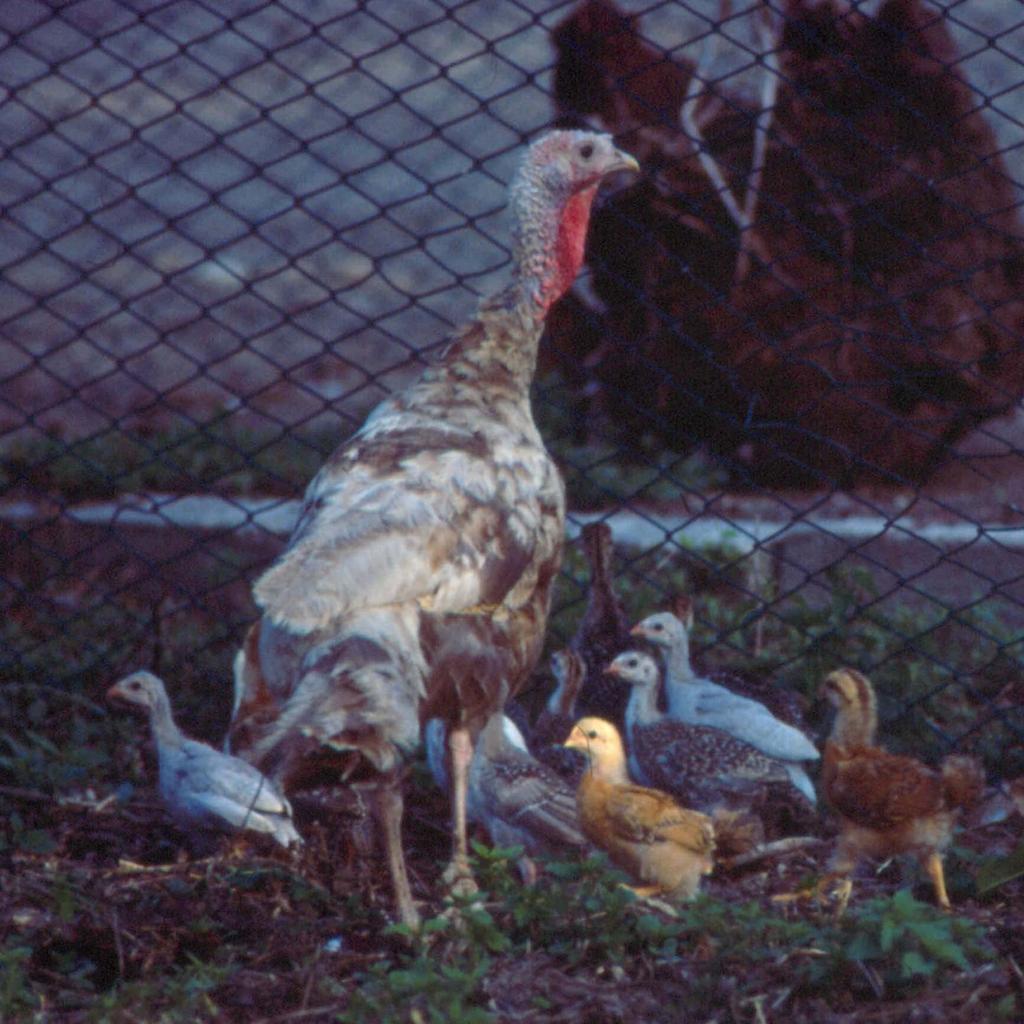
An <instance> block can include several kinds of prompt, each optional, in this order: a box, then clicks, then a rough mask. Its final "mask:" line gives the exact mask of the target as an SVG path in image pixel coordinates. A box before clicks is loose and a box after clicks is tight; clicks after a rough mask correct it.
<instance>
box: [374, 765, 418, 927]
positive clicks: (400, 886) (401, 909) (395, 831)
mask: <svg viewBox="0 0 1024 1024" xmlns="http://www.w3.org/2000/svg"><path fill="white" fill-rule="evenodd" d="M401 787H402V783H401V780H400V779H397V778H389V779H384V780H382V781H381V784H380V785H379V786H377V787H375V789H376V792H375V793H374V797H375V800H374V811H375V814H376V817H377V824H378V827H379V828H380V830H381V834H382V835H383V838H384V849H385V850H386V852H387V858H388V869H389V870H390V872H391V885H392V888H393V889H394V893H395V906H396V907H397V909H398V916H399V918H400V919H401V921H402V924H405V925H408V926H409V927H410V928H419V926H420V914H419V911H418V910H417V909H416V905H415V904H414V903H413V901H412V889H411V888H410V886H409V875H408V872H407V871H406V869H405V854H404V853H403V852H402V810H403V800H402V788H401Z"/></svg>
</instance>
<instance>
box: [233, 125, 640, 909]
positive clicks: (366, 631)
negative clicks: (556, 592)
mask: <svg viewBox="0 0 1024 1024" xmlns="http://www.w3.org/2000/svg"><path fill="white" fill-rule="evenodd" d="M635 169H636V162H635V161H634V160H633V159H632V157H629V156H628V155H626V154H624V153H622V152H620V151H619V150H617V149H616V148H615V146H614V145H613V143H612V140H611V138H610V137H608V136H604V135H595V134H593V133H589V132H570V131H558V132H551V133H549V134H547V135H545V136H543V137H542V138H540V139H539V140H538V141H537V142H535V143H534V144H533V145H532V146H530V148H529V150H528V151H527V153H526V156H525V159H524V160H523V162H522V164H521V166H520V168H519V171H518V173H517V175H516V178H515V180H514V182H513V184H512V186H511V189H510V194H509V203H510V207H511V211H512V220H513V225H512V236H513V268H512V282H511V284H510V285H509V286H508V287H506V288H505V289H504V290H502V291H500V292H499V293H497V294H496V295H493V296H491V297H490V298H488V299H486V300H484V301H483V302H482V303H481V305H480V308H479V311H478V312H477V314H476V316H475V317H474V318H473V319H472V320H471V321H470V322H469V323H468V324H467V325H466V326H465V327H463V328H462V330H460V331H459V332H458V333H457V334H456V336H455V337H454V339H453V340H452V342H451V344H450V345H449V346H448V348H447V349H446V350H445V352H444V353H443V355H442V356H441V358H440V360H439V361H438V362H437V363H435V364H433V365H431V366H430V367H429V368H427V369H426V370H425V371H424V372H423V373H422V374H421V376H420V377H419V379H418V380H416V381H415V382H414V383H413V384H412V385H411V386H409V387H408V388H406V389H405V390H404V391H401V392H399V393H397V394H395V395H392V396H391V397H389V398H388V399H386V400H385V401H383V402H382V403H381V404H380V405H379V406H377V408H376V409H375V410H374V411H373V412H372V413H371V414H370V416H369V417H368V418H367V420H366V422H365V423H364V425H363V426H362V428H361V429H360V430H359V431H358V432H357V433H356V434H355V435H354V436H353V437H352V438H351V439H350V440H349V441H348V442H346V443H345V444H344V445H343V446H342V447H341V448H340V449H338V451H336V452H335V453H334V454H333V455H332V456H331V458H330V459H329V460H328V462H327V463H326V465H325V466H324V467H323V469H322V470H321V471H320V473H319V474H318V475H317V476H316V477H315V478H314V480H313V481H312V483H311V484H310V486H309V488H308V490H307V493H306V498H305V503H304V506H303V509H302V512H301V515H300V518H299V521H298V524H297V526H296V528H295V531H294V533H293V535H292V538H291V540H290V542H289V544H288V547H287V549H286V550H285V552H284V553H283V554H282V555H281V556H280V557H279V558H278V560H277V561H276V562H275V563H274V565H272V566H271V567H270V569H269V570H267V572H265V573H264V575H263V576H262V577H261V578H260V579H259V581H258V582H257V584H256V587H255V592H254V593H255V598H256V601H257V603H258V605H259V606H260V608H261V610H262V613H263V617H262V619H261V621H260V622H259V623H258V624H257V626H256V627H255V628H254V632H253V633H252V634H251V635H250V636H249V637H248V638H247V641H246V644H245V646H244V647H243V650H242V652H241V655H240V657H239V660H238V663H237V664H236V701H235V712H234V716H233V723H232V732H231V737H232V743H233V745H234V747H235V748H236V749H237V750H238V751H239V753H241V754H242V755H243V756H244V757H246V758H247V759H249V760H251V761H252V762H253V763H254V764H257V765H259V766H260V767H262V768H263V769H264V770H265V771H267V772H268V773H270V775H271V776H272V777H273V778H274V779H276V780H280V781H281V782H282V783H283V784H285V785H286V786H294V785H299V784H301V783H302V782H303V781H306V779H307V778H308V777H310V776H312V777H313V778H314V779H315V780H316V781H319V782H323V781H325V780H329V779H337V780H339V781H340V780H342V779H344V778H347V777H351V778H357V777H365V776H367V775H368V776H369V778H370V780H371V781H372V782H374V783H375V784H376V787H377V796H378V801H377V812H378V818H379V820H380V823H381V827H382V831H383V835H384V845H385V848H386V849H387V851H388V862H389V866H390V870H391V874H392V879H393V882H394V888H395V897H396V902H397V905H398V910H399V914H400V916H401V918H402V919H403V920H404V921H405V922H407V923H410V924H415V923H417V921H418V913H417V911H416V909H415V907H414V905H413V902H412V894H411V891H410V888H409V884H408V879H407V876H406V872H405V864H404V856H403V853H402V848H401V839H400V825H401V814H402V808H401V790H400V787H399V783H398V778H399V774H400V768H401V764H402V760H403V758H404V757H405V756H407V755H408V754H410V753H411V752H412V751H414V750H415V749H416V748H417V746H418V744H419V739H420V726H421V723H422V722H424V721H426V720H427V719H428V718H431V717H434V716H436V717H440V718H441V719H443V720H444V722H445V723H446V725H447V726H448V727H449V728H448V734H449V742H450V745H451V748H452V755H453V756H452V776H453V789H454V793H453V808H454V818H455V820H454V825H453V845H454V854H453V867H454V869H455V873H456V874H457V875H458V876H459V877H461V878H468V866H467V858H466V840H465V784H466V774H467V772H468V769H469V762H470V758H471V755H472V735H473V734H475V733H476V732H478V731H479V729H480V728H481V727H482V726H483V723H484V722H485V721H486V719H487V717H488V716H489V715H490V714H491V713H492V712H493V711H494V710H496V709H499V708H501V707H502V706H503V705H504V703H505V700H506V699H507V697H508V696H509V695H510V694H511V693H513V692H515V691H516V690H518V689H519V687H520V686H521V685H522V683H523V682H524V681H525V680H526V678H527V677H528V676H529V674H530V672H531V670H532V669H533V667H534V665H535V663H536V661H537V658H538V656H539V654H540V650H541V645H542V642H543V636H544V628H545V624H546V621H547V613H548V606H549V599H550V591H551V585H552V582H553V580H554V578H555V576H556V574H557V572H558V568H559V564H560V559H561V550H562V540H563V532H564V510H565V496H564V487H563V484H562V480H561V477H560V474H559V472H558V469H557V467H556V466H555V464H554V462H553V461H552V460H551V458H550V456H549V455H548V453H547V451H546V450H545V448H544V444H543V442H542V440H541V437H540V434H539V432H538V430H537V427H536V424H535V423H534V419H533V413H532V410H531V408H530V397H529V390H530V385H531V382H532V380H533V375H534V369H535V365H536V358H537V345H538V341H539V339H540V335H541V333H542V331H543V328H544V321H545V317H546V314H547V312H548V309H549V308H550V306H551V304H552V303H553V302H554V301H555V300H556V299H557V298H558V297H559V296H560V295H561V294H563V293H564V292H565V290H566V289H567V288H568V287H569V286H570V285H571V284H572V282H573V279H574V278H575V276H576V273H577V271H578V269H579V266H580V263H581V261H582V257H583V244H584V238H585V234H586V227H587V222H588V218H589V213H590V206H591V203H592V200H593V198H594V195H595V193H596V191H597V188H598V186H599V185H600V183H601V181H602V180H603V179H604V178H605V177H606V176H607V175H608V174H610V173H612V172H614V171H619V170H635Z"/></svg>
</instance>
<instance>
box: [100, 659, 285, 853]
mask: <svg viewBox="0 0 1024 1024" xmlns="http://www.w3.org/2000/svg"><path fill="white" fill-rule="evenodd" d="M107 696H108V697H109V698H110V699H112V700H118V701H125V702H127V703H129V704H131V705H133V706H135V707H138V708H141V709H143V710H144V711H146V712H147V713H148V715H149V724H150V728H151V730H152V733H153V739H154V741H155V743H156V753H157V761H158V763H159V773H160V781H159V789H160V796H161V797H162V798H163V800H164V803H165V804H166V805H167V808H168V810H169V811H170V812H171V815H172V816H173V817H174V819H175V820H176V821H177V822H178V824H180V825H181V826H182V828H185V829H189V830H192V829H196V828H199V829H200V830H203V831H219V832H235V831H250V832H260V833H264V834H266V835H269V836H272V837H273V838H274V839H275V840H276V841H277V842H278V843H280V844H281V846H284V847H289V846H293V845H297V844H301V842H302V837H301V836H300V835H299V833H298V832H297V831H296V830H295V826H294V825H293V824H292V820H291V813H292V809H291V805H290V804H289V803H288V801H287V800H286V799H285V798H284V797H283V796H282V795H281V794H280V793H279V792H278V790H277V788H276V787H275V786H274V784H273V783H272V782H271V781H270V780H269V779H268V778H267V777H266V776H265V775H263V774H262V773H261V772H260V771H258V770H257V769H256V768H254V767H253V766H252V765H251V764H249V763H248V762H246V761H242V760H241V759H239V758H237V757H232V756H231V755H230V754H224V753H221V752H220V751H219V750H215V749H214V748H213V747H211V746H209V744H206V743H202V742H200V741H199V740H191V739H188V738H187V737H186V736H185V735H184V734H183V733H182V731H181V730H180V729H179V728H178V726H177V725H176V724H175V721H174V716H173V714H172V713H171V702H170V700H169V699H168V697H167V690H166V688H165V687H164V684H163V681H162V680H160V679H159V678H158V677H157V676H155V675H153V674H152V673H150V672H133V673H132V674H131V675H129V676H126V677H125V678H124V679H122V680H120V681H119V682H117V683H115V684H114V685H113V686H112V687H110V689H109V690H108V691H107Z"/></svg>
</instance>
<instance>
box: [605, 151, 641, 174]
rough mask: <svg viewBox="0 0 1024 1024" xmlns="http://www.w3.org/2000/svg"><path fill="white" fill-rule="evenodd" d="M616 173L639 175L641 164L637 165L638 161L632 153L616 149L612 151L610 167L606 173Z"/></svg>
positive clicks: (609, 159) (609, 161)
mask: <svg viewBox="0 0 1024 1024" xmlns="http://www.w3.org/2000/svg"><path fill="white" fill-rule="evenodd" d="M616 171H631V172H632V173H633V174H639V173H640V164H639V163H637V159H636V157H635V156H633V154H632V153H627V152H626V151H625V150H624V149H618V148H616V149H613V150H612V152H611V156H610V157H609V158H608V166H607V167H606V168H605V171H604V173H605V174H614V173H615V172H616Z"/></svg>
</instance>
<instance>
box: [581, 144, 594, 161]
mask: <svg viewBox="0 0 1024 1024" xmlns="http://www.w3.org/2000/svg"><path fill="white" fill-rule="evenodd" d="M593 155H594V147H593V146H592V145H591V144H590V143H589V142H588V143H586V144H585V145H583V146H580V156H581V157H583V159H584V160H589V159H590V158H591V157H592V156H593Z"/></svg>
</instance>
